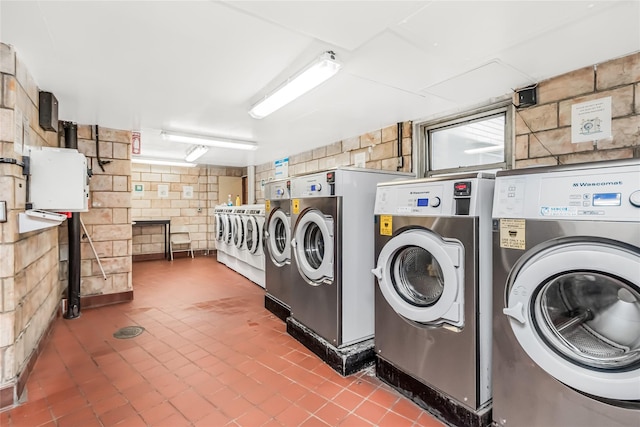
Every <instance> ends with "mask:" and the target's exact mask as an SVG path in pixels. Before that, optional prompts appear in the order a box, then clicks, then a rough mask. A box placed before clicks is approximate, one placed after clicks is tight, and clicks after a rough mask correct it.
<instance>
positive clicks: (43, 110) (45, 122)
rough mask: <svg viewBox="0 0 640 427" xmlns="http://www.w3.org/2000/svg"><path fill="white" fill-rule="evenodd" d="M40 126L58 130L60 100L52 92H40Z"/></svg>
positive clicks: (45, 128)
mask: <svg viewBox="0 0 640 427" xmlns="http://www.w3.org/2000/svg"><path fill="white" fill-rule="evenodd" d="M39 108H40V117H39V118H40V120H39V121H40V127H41V128H42V129H44V130H50V131H54V132H57V131H58V100H57V99H56V97H55V96H53V94H52V93H51V92H40V107H39Z"/></svg>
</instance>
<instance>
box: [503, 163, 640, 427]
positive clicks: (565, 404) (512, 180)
mask: <svg viewBox="0 0 640 427" xmlns="http://www.w3.org/2000/svg"><path fill="white" fill-rule="evenodd" d="M493 217H494V228H493V251H494V256H493V261H494V292H493V295H494V300H493V307H494V316H493V323H494V327H493V419H494V422H495V423H496V424H497V425H499V426H505V427H512V426H513V427H517V426H526V427H537V426H541V427H542V426H544V427H552V426H562V427H567V426H576V427H577V426H580V427H587V426H592V427H595V426H598V427H603V426H606V427H614V426H615V427H622V426H625V427H629V426H638V425H640V162H639V161H638V160H634V161H620V162H602V163H595V164H586V165H574V166H559V167H551V168H539V169H538V168H536V169H524V170H515V171H509V172H500V173H498V174H497V177H496V188H495V200H494V210H493Z"/></svg>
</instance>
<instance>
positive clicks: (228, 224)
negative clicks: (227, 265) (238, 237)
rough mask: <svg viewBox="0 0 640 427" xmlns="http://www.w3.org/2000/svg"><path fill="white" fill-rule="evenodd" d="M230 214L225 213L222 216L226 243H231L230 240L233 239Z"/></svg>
mask: <svg viewBox="0 0 640 427" xmlns="http://www.w3.org/2000/svg"><path fill="white" fill-rule="evenodd" d="M231 219H232V218H231V216H230V215H225V217H224V234H225V238H224V241H225V242H226V243H227V244H231V241H232V239H233V227H232V225H231Z"/></svg>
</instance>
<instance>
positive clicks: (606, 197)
mask: <svg viewBox="0 0 640 427" xmlns="http://www.w3.org/2000/svg"><path fill="white" fill-rule="evenodd" d="M621 202H622V195H621V194H620V193H596V194H594V195H593V206H620V204H621Z"/></svg>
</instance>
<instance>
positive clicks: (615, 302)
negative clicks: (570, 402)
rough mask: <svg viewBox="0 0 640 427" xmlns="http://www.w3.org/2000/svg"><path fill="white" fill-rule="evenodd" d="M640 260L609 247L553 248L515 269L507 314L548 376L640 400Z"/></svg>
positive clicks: (597, 393) (595, 391) (602, 394)
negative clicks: (639, 282)
mask: <svg viewBox="0 0 640 427" xmlns="http://www.w3.org/2000/svg"><path fill="white" fill-rule="evenodd" d="M639 265H640V255H639V254H638V253H634V252H631V251H630V250H627V249H624V248H618V247H615V246H613V245H610V244H603V243H586V242H583V243H571V244H561V245H558V246H554V247H551V248H549V249H546V250H543V251H542V252H540V253H538V254H536V255H535V256H533V257H531V258H529V259H528V260H527V261H526V262H525V263H524V265H523V266H522V268H521V269H520V270H518V271H517V272H516V273H515V277H514V278H513V279H512V284H511V286H510V287H509V291H508V292H509V293H508V305H507V307H506V308H504V309H503V312H504V314H506V315H507V316H509V323H510V324H511V328H512V330H513V332H514V335H515V337H516V339H517V340H518V342H519V343H520V345H521V346H522V348H523V349H524V351H525V352H526V353H527V354H528V355H529V357H531V359H533V361H534V362H535V363H537V364H538V365H539V366H540V367H541V368H542V369H544V370H545V371H546V372H547V373H548V374H550V375H552V376H553V377H555V378H556V379H558V380H559V381H561V382H563V383H565V384H567V385H568V386H570V387H573V388H575V389H577V390H579V391H582V392H585V393H588V394H592V395H595V396H600V397H603V398H609V399H618V400H640V287H638V280H639V278H640V276H639V275H638V271H639V270H638V269H639V267H638V266H639ZM512 274H513V273H512Z"/></svg>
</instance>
